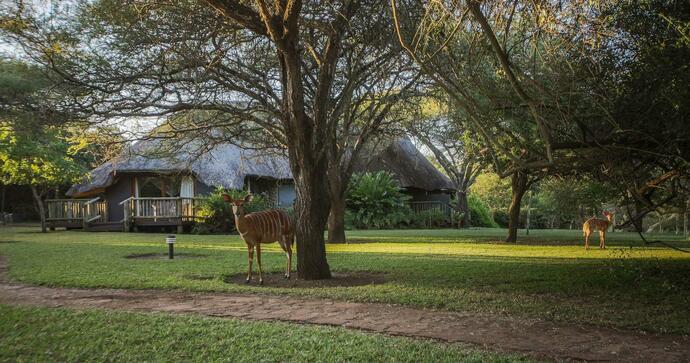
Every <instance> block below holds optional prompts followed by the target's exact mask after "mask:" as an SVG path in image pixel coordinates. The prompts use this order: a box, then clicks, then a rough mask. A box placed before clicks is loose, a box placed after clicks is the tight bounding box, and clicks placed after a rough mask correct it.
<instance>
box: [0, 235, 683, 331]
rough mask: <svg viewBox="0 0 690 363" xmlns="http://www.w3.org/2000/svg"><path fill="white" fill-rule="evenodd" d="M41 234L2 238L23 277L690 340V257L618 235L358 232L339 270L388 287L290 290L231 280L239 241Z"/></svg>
mask: <svg viewBox="0 0 690 363" xmlns="http://www.w3.org/2000/svg"><path fill="white" fill-rule="evenodd" d="M36 231H37V229H36V228H35V227H34V228H14V229H12V228H6V229H2V230H0V254H3V255H7V256H8V257H9V261H10V275H11V277H12V278H14V279H16V280H20V281H24V282H27V283H33V284H44V285H51V286H73V287H116V288H153V289H182V290H193V291H225V292H241V293H269V294H288V295H297V296H310V297H327V298H334V299H342V300H350V301H361V302H382V303H392V304H400V305H407V306H415V307H423V308H437V309H445V310H454V311H470V312H479V313H493V314H505V315H512V316H517V317H531V318H540V319H546V320H553V321H563V322H571V323H585V324H593V325H598V326H613V327H620V328H628V329H639V330H646V331H652V332H663V333H679V334H690V312H689V311H688V309H687V307H688V306H690V286H689V285H690V284H688V283H687V282H688V280H687V278H688V276H690V254H685V253H681V252H678V251H674V250H671V249H667V248H661V247H648V246H647V247H645V246H642V245H641V244H640V242H637V240H636V239H635V237H636V236H635V235H634V234H630V233H613V234H610V238H609V243H608V245H609V249H608V250H605V251H601V250H598V249H594V250H590V251H585V250H584V248H583V246H582V242H581V241H580V239H581V235H580V233H581V232H577V231H537V230H535V231H532V233H531V235H530V236H529V238H525V237H526V236H521V237H522V241H523V242H521V243H520V244H518V245H507V244H503V243H499V242H498V241H500V240H501V239H502V237H503V234H504V231H503V230H499V229H477V230H469V231H458V230H402V231H400V230H398V231H352V232H349V238H350V239H351V241H353V242H356V243H352V244H347V245H329V246H327V250H328V259H329V264H330V266H331V268H332V270H334V271H340V272H345V271H371V272H383V273H385V283H384V284H380V285H368V286H357V287H347V288H345V287H322V288H302V289H286V288H274V287H270V286H264V287H258V286H256V285H251V286H245V285H234V284H228V283H225V282H224V278H225V277H226V276H227V275H232V274H236V273H241V272H245V271H246V248H245V246H244V243H243V242H242V241H241V240H240V239H239V237H238V236H196V235H179V236H178V244H177V246H176V250H177V251H179V252H185V253H196V254H203V255H205V257H204V258H198V259H179V260H173V261H167V260H162V259H161V260H135V259H126V258H124V256H127V255H129V254H134V253H153V252H160V253H163V252H165V248H166V247H165V245H164V235H163V234H144V233H130V234H124V233H85V232H80V231H69V232H64V231H60V232H54V233H49V234H41V233H38V232H36ZM660 237H661V238H664V239H665V240H667V241H670V242H672V243H675V244H677V245H679V246H684V247H690V244H689V243H688V242H686V241H682V240H680V239H679V238H677V237H675V236H672V235H664V236H660ZM3 242H5V243H3ZM8 242H10V243H8ZM11 242H16V243H11ZM631 245H632V246H633V248H630V246H631ZM262 250H263V251H264V252H265V254H264V269H265V270H268V271H273V272H278V271H281V269H282V268H283V266H284V265H283V264H284V258H285V257H284V255H283V254H282V253H281V252H280V250H279V248H278V246H277V245H271V246H270V247H267V248H262Z"/></svg>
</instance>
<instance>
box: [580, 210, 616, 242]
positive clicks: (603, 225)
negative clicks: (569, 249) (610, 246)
mask: <svg viewBox="0 0 690 363" xmlns="http://www.w3.org/2000/svg"><path fill="white" fill-rule="evenodd" d="M604 216H606V220H604V219H597V218H594V217H592V218H590V219H588V220H586V221H585V223H584V224H583V225H582V233H583V234H584V235H585V249H586V250H588V249H589V236H590V235H591V234H592V232H594V231H599V248H601V249H606V230H608V229H609V226H611V223H613V213H610V212H607V211H604Z"/></svg>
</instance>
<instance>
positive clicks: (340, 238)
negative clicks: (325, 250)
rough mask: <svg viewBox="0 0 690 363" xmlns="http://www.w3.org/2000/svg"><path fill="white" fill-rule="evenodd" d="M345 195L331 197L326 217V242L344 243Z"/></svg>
mask: <svg viewBox="0 0 690 363" xmlns="http://www.w3.org/2000/svg"><path fill="white" fill-rule="evenodd" d="M346 241H347V240H346V237H345V197H344V196H343V197H339V198H331V214H330V216H329V217H328V242H329V243H345V242H346Z"/></svg>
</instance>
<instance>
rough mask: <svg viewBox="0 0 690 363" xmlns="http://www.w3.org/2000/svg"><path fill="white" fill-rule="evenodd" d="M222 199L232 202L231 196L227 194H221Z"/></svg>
mask: <svg viewBox="0 0 690 363" xmlns="http://www.w3.org/2000/svg"><path fill="white" fill-rule="evenodd" d="M223 200H224V201H226V202H228V203H232V197H231V196H229V195H227V194H223Z"/></svg>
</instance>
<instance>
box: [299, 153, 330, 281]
mask: <svg viewBox="0 0 690 363" xmlns="http://www.w3.org/2000/svg"><path fill="white" fill-rule="evenodd" d="M322 164H323V163H322ZM323 166H324V168H325V165H323ZM310 169H312V170H316V168H310ZM303 172H306V170H303ZM305 174H309V175H305ZM316 174H318V173H316V172H313V171H312V172H311V173H302V174H301V175H299V177H298V178H297V179H296V180H295V189H296V191H297V200H296V201H295V215H296V221H297V223H296V226H295V234H296V236H297V277H299V278H301V279H305V280H319V279H328V278H330V277H331V270H330V267H329V266H328V261H327V260H326V246H325V241H324V238H323V231H324V228H325V227H326V221H327V219H328V212H329V210H330V203H329V195H328V184H327V182H326V180H325V178H321V177H320V176H319V175H316Z"/></svg>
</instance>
